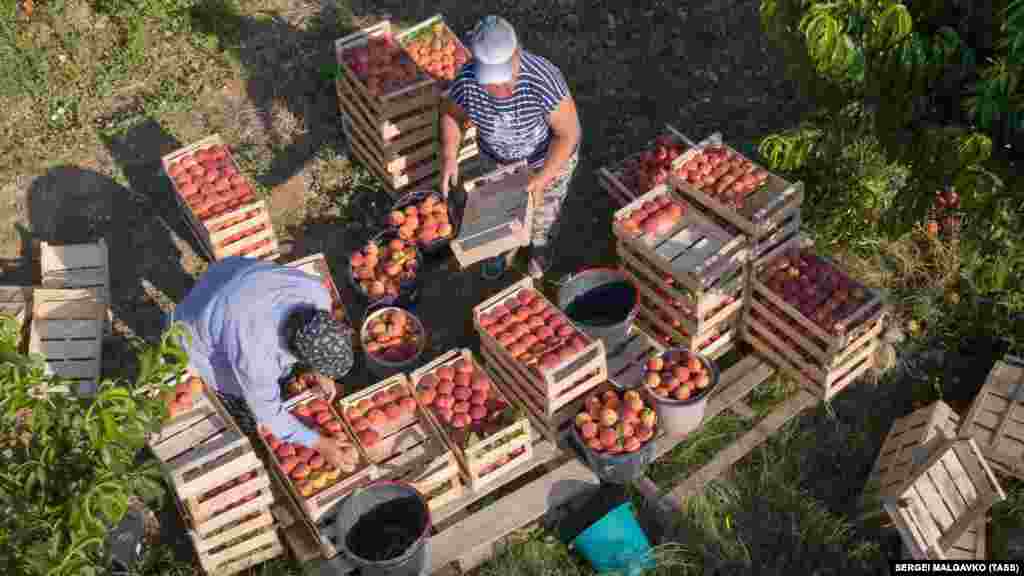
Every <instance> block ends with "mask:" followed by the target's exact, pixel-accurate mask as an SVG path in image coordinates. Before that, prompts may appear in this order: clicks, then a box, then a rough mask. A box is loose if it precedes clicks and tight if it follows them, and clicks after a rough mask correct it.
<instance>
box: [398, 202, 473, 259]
mask: <svg viewBox="0 0 1024 576" xmlns="http://www.w3.org/2000/svg"><path fill="white" fill-rule="evenodd" d="M428 196H434V197H436V198H437V199H438V200H439V201H440V203H442V204H444V205H445V207H447V209H448V222H449V223H450V224H451V226H452V234H451V237H449V238H438V239H437V240H434V241H433V242H430V243H429V244H424V243H423V242H420V240H419V239H418V238H414V239H413V240H415V241H416V246H417V247H418V248H419V250H420V252H421V253H422V254H423V257H424V259H425V260H426V259H430V260H436V259H438V258H440V257H443V256H444V255H445V254H446V253H447V250H446V249H447V248H448V246H449V244H451V239H452V238H454V237H455V236H456V235H457V234H458V231H459V217H460V213H459V211H458V210H456V209H455V206H454V202H453V201H452V200H451V198H450V197H449V198H445V197H444V196H443V195H442V194H441V193H440V192H438V191H436V190H429V189H427V190H413V191H411V192H409V193H407V194H405V195H403V196H402V197H401V198H399V199H398V200H396V201H395V203H394V204H393V205H392V206H391V212H394V211H396V210H405V209H406V208H407V207H409V206H413V205H417V204H419V203H420V202H423V201H424V200H426V198H427V197H428ZM390 217H391V215H390V212H389V213H388V216H386V217H385V218H390ZM385 224H386V225H387V226H388V228H389V229H390V230H392V231H393V232H394V233H395V234H398V227H397V226H394V225H393V224H391V222H390V221H387V222H386V223H385Z"/></svg>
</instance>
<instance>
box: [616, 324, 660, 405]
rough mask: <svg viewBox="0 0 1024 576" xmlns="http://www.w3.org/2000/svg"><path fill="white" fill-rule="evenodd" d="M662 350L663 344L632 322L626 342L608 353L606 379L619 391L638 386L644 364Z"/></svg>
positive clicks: (640, 383) (642, 374)
mask: <svg viewBox="0 0 1024 576" xmlns="http://www.w3.org/2000/svg"><path fill="white" fill-rule="evenodd" d="M664 351H665V347H664V346H662V345H661V344H660V343H658V341H657V340H656V339H655V338H654V337H653V336H651V335H649V334H647V333H646V332H644V331H643V330H642V329H641V328H640V327H639V326H638V325H637V324H636V323H634V324H633V326H632V327H631V328H630V333H629V336H628V338H627V340H626V343H625V344H624V345H623V346H621V347H619V349H618V350H615V351H613V352H612V353H611V354H609V355H608V381H609V382H611V383H612V385H614V386H615V387H616V388H618V389H619V390H620V391H622V390H629V389H631V388H638V387H640V386H641V385H643V376H644V364H645V363H646V362H647V360H648V359H649V358H651V357H653V356H656V355H658V354H661V353H662V352H664Z"/></svg>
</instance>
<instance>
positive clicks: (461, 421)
mask: <svg viewBox="0 0 1024 576" xmlns="http://www.w3.org/2000/svg"><path fill="white" fill-rule="evenodd" d="M470 422H472V418H471V417H470V416H469V414H465V413H461V412H460V413H457V414H455V415H454V416H452V426H454V427H456V428H465V427H466V426H469V423H470Z"/></svg>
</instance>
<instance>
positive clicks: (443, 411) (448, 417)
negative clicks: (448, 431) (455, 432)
mask: <svg viewBox="0 0 1024 576" xmlns="http://www.w3.org/2000/svg"><path fill="white" fill-rule="evenodd" d="M434 413H435V414H437V418H438V419H439V420H440V421H441V422H444V423H445V424H448V423H449V422H451V421H452V417H453V416H454V415H455V413H454V412H452V410H451V408H436V409H435V410H434Z"/></svg>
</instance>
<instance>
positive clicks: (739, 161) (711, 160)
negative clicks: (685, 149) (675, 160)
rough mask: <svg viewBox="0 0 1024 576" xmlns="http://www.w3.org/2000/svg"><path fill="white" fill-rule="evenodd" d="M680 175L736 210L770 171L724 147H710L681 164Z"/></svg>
mask: <svg viewBox="0 0 1024 576" xmlns="http://www.w3.org/2000/svg"><path fill="white" fill-rule="evenodd" d="M679 174H680V176H681V177H682V179H684V180H685V181H686V182H688V183H689V184H690V185H691V186H693V187H695V188H697V189H698V190H700V191H702V192H704V193H705V194H708V195H709V196H714V197H717V198H718V199H719V200H720V201H722V202H725V203H727V204H730V205H731V206H732V207H733V208H736V209H737V210H739V209H742V208H743V205H744V200H745V199H746V197H747V196H750V194H752V193H753V192H754V191H755V190H757V189H758V188H760V187H761V186H762V185H763V184H764V183H765V181H767V180H768V172H767V171H765V170H764V169H761V168H758V167H757V166H755V165H754V163H753V162H751V161H750V160H747V159H746V158H744V157H743V156H742V155H740V154H737V153H736V152H733V151H732V150H729V149H728V148H726V147H724V146H708V147H706V148H704V149H703V150H700V151H698V152H696V153H695V154H694V155H693V156H691V157H690V158H689V159H687V161H686V162H684V163H683V165H682V166H680V167H679Z"/></svg>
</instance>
